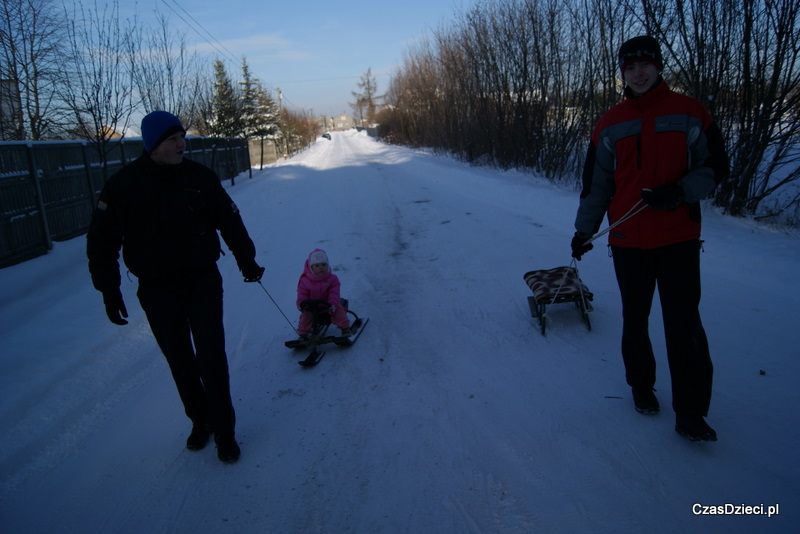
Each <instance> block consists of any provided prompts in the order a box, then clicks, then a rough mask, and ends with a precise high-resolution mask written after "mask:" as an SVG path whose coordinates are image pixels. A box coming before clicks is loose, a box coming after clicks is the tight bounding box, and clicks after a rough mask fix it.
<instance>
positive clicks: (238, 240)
mask: <svg viewBox="0 0 800 534" xmlns="http://www.w3.org/2000/svg"><path fill="white" fill-rule="evenodd" d="M217 230H219V231H220V234H221V235H222V238H223V239H224V240H225V243H226V244H227V245H228V247H229V248H230V249H231V251H232V252H233V254H234V257H235V258H236V261H237V263H238V265H239V268H240V269H241V268H242V266H243V265H244V266H248V265H252V264H254V263H255V247H254V245H253V242H252V240H251V239H250V237H249V235H248V234H247V230H246V229H245V226H244V223H243V222H242V218H241V216H240V215H239V210H238V209H237V207H236V205H235V204H234V203H233V201H232V200H231V198H230V197H229V196H228V194H227V193H226V192H225V189H224V188H223V187H222V184H221V183H220V181H219V178H218V177H217V175H216V174H215V173H214V172H213V171H212V170H211V169H209V168H207V167H205V166H203V165H201V164H199V163H196V162H194V161H191V160H188V159H184V160H183V161H182V162H181V163H180V164H178V165H168V166H159V165H156V164H155V163H154V162H153V161H152V160H151V159H150V157H149V156H148V155H146V154H143V155H142V156H140V157H139V158H138V159H137V160H136V161H133V162H132V163H130V164H129V165H126V166H125V167H124V168H123V169H122V170H120V171H119V172H118V173H116V174H115V175H114V176H112V177H111V178H110V179H109V180H108V182H107V183H106V185H105V187H104V188H103V191H102V193H101V194H100V199H99V201H98V203H97V207H96V208H95V210H94V213H93V215H92V222H91V225H90V227H89V233H88V234H87V246H86V251H87V256H88V257H89V271H90V273H91V275H92V283H93V284H94V287H95V288H96V289H98V290H99V291H110V290H116V289H117V288H118V287H119V284H120V273H119V263H118V259H119V251H120V248H122V255H123V260H124V261H125V265H126V266H127V268H128V269H129V270H130V272H131V273H133V274H134V275H135V276H137V277H138V278H139V279H140V280H157V279H164V278H170V277H186V276H191V274H192V273H193V272H200V271H205V270H207V269H209V268H212V267H214V266H215V263H216V261H217V260H218V259H219V256H220V252H221V250H220V241H219V236H218V235H217Z"/></svg>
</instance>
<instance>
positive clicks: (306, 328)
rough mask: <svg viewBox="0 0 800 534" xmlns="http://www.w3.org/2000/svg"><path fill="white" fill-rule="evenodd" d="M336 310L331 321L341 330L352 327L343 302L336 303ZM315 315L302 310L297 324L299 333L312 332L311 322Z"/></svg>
mask: <svg viewBox="0 0 800 534" xmlns="http://www.w3.org/2000/svg"><path fill="white" fill-rule="evenodd" d="M334 307H335V311H334V312H333V316H332V317H331V323H333V324H334V325H336V326H337V327H339V329H340V330H342V329H344V328H349V327H350V319H348V318H347V310H345V309H344V306H342V305H341V304H336V305H334ZM313 320H314V316H313V315H312V314H311V312H310V311H304V312H300V321H299V322H298V324H297V333H298V334H300V335H305V334H309V333H311V323H312V322H313Z"/></svg>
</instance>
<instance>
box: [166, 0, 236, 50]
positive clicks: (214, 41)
mask: <svg viewBox="0 0 800 534" xmlns="http://www.w3.org/2000/svg"><path fill="white" fill-rule="evenodd" d="M161 1H162V2H163V4H164V5H165V6H167V8H169V10H170V11H172V12H173V13H175V14H176V15H177V16H178V17H179V18H180V19H181V20H182V21H183V22H185V23H186V24H187V25H188V26H189V27H190V28H191V29H193V30H194V32H195V33H196V34H197V35H199V36H200V37H201V38H203V39H209V40H210V43H209V44H211V46H212V47H213V48H214V50H216V51H217V52H220V54H221V55H223V56H226V57H227V59H229V60H231V61H232V62H233V63H234V64H235V63H237V62H238V60H237V59H236V58H235V57H234V55H233V52H231V51H230V50H228V49H227V48H226V47H225V45H223V44H222V43H221V42H219V41H218V40H217V38H216V37H214V36H213V35H211V32H209V31H208V30H206V29H205V27H204V26H203V25H202V24H200V22H198V21H197V19H195V18H194V17H193V16H192V14H191V13H189V12H188V11H186V10H185V9H184V8H183V7H182V6H181V5H180V4H178V2H177V0H161ZM170 2H171V3H172V4H175V7H177V8H178V9H180V10H181V11H182V12H183V13H184V14H185V15H186V16H187V17H189V18H190V19H191V20H192V22H189V21H188V20H186V19H185V18H184V16H183V15H181V13H179V12H178V11H177V10H176V9H175V7H173V6H171V5H170ZM193 23H194V24H193ZM198 27H199V28H200V30H202V32H201V31H200V30H198V29H197V28H198ZM203 33H205V35H203ZM217 45H219V46H217ZM220 48H221V49H222V50H220ZM223 50H224V52H223Z"/></svg>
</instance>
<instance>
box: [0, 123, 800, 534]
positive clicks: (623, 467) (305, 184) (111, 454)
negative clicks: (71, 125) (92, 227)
mask: <svg viewBox="0 0 800 534" xmlns="http://www.w3.org/2000/svg"><path fill="white" fill-rule="evenodd" d="M227 187H228V191H229V192H230V194H231V196H232V197H233V198H234V200H235V201H236V202H237V204H238V205H239V207H240V209H241V211H242V213H243V216H244V218H245V222H246V224H247V225H248V228H249V230H250V233H251V235H252V237H253V240H254V241H255V243H256V246H257V248H258V260H259V262H260V263H261V264H262V265H264V266H265V267H266V275H265V277H264V281H263V283H264V286H265V287H266V288H267V289H268V291H269V292H270V294H271V295H272V297H273V298H274V299H275V300H276V301H277V302H278V303H279V304H280V306H281V308H282V309H283V311H284V312H285V313H287V315H289V317H290V319H291V320H292V321H295V320H296V311H295V310H294V299H295V288H296V282H297V278H298V276H299V275H300V273H301V269H302V264H303V261H304V259H305V258H306V256H307V254H308V252H309V251H311V250H312V249H313V248H315V247H321V248H324V249H326V250H327V252H328V254H329V256H330V258H331V263H332V265H333V267H334V270H335V272H336V273H337V274H338V275H339V277H340V278H341V280H342V287H343V296H345V297H347V298H349V299H350V303H351V308H352V309H354V310H355V311H356V312H357V313H359V314H361V315H365V316H369V317H370V324H369V326H368V327H367V329H366V330H365V331H364V334H363V336H362V337H361V338H360V339H359V341H358V343H357V344H356V345H355V346H353V347H351V348H348V349H339V348H333V349H331V350H329V351H328V354H327V356H326V357H325V359H323V360H322V362H321V363H320V364H319V365H318V366H317V367H315V368H312V369H303V368H302V367H300V366H299V365H297V364H296V361H297V360H299V359H300V358H302V357H303V356H304V354H305V353H300V354H298V353H293V352H292V351H289V350H288V349H286V348H285V347H284V346H283V341H285V340H287V339H291V338H292V337H293V336H294V333H293V331H292V328H291V326H290V325H289V324H288V323H287V321H286V320H285V319H284V318H283V317H282V316H281V313H280V312H279V311H278V309H277V308H276V307H275V306H274V305H273V304H272V302H270V300H269V299H268V297H267V295H266V294H265V293H264V292H263V291H262V290H261V288H260V287H259V286H258V285H254V284H245V283H243V282H242V280H241V276H240V274H239V273H238V271H237V269H236V265H235V262H234V259H233V257H232V256H231V255H230V254H228V255H227V256H225V257H223V258H222V259H221V260H220V262H219V265H220V268H221V270H222V272H223V276H224V278H225V291H226V293H225V313H226V318H225V319H226V333H227V346H228V355H229V360H230V368H231V382H232V389H233V393H234V402H235V405H236V409H237V420H238V428H237V430H238V432H237V437H238V440H239V442H240V444H241V446H242V458H241V460H240V461H239V462H238V463H236V464H233V465H225V464H222V463H221V462H219V461H218V460H217V457H216V454H215V451H214V447H213V445H210V446H209V447H207V448H206V449H204V450H203V451H200V452H191V451H188V450H186V449H185V447H184V444H185V439H186V436H187V434H188V432H189V429H190V428H189V422H188V420H187V419H186V418H185V416H184V415H183V411H182V407H181V405H180V401H179V400H178V396H177V393H176V392H175V387H174V385H173V383H172V379H171V377H170V375H169V372H168V369H167V366H166V363H165V362H164V360H163V357H162V356H161V354H160V353H159V351H158V349H157V347H156V345H155V342H154V341H153V339H152V337H151V334H150V331H149V327H148V325H147V322H146V320H145V318H144V315H143V313H142V311H141V309H140V308H139V305H138V302H137V300H136V297H135V291H136V282H135V280H132V279H130V278H127V277H123V287H122V290H123V294H124V295H125V298H126V302H127V305H128V310H129V312H130V315H131V317H130V324H129V325H127V326H124V327H119V326H115V325H113V324H111V323H110V322H109V321H108V320H107V319H106V317H105V314H104V312H103V306H102V302H101V298H100V295H99V294H98V293H97V292H95V291H94V289H92V287H91V283H90V281H89V276H88V272H87V269H86V260H85V256H84V238H76V239H73V240H71V241H68V242H63V243H57V244H56V245H55V248H54V250H53V251H52V252H51V253H50V254H48V255H47V256H44V257H41V258H38V259H35V260H32V261H29V262H26V263H24V264H21V265H17V266H13V267H10V268H6V269H3V270H0V314H1V318H0V335H2V345H1V347H2V348H0V354H1V355H0V423H2V428H3V432H2V435H1V436H0V532H3V533H9V534H18V533H51V532H52V533H55V532H58V533H95V532H96V533H137V534H138V533H143V532H147V533H173V532H175V533H183V532H192V533H205V532H222V533H250V532H259V533H317V532H319V533H359V534H361V533H370V534H371V533H437V534H439V533H506V532H513V533H531V532H545V533H552V532H569V533H575V532H586V533H603V532H608V533H619V532H635V533H644V532H658V533H672V532H703V533H705V532H725V533H729V532H742V533H746V532H796V530H795V529H796V528H797V525H798V523H799V520H798V506H800V451H798V442H799V441H800V429H799V428H798V418H797V415H796V410H797V406H798V405H799V404H800V393H798V387H797V384H798V379H800V372H799V371H800V359H799V358H798V345H800V336H798V309H800V291H799V290H798V289H800V282H798V277H797V273H798V267H797V266H798V264H800V241H799V240H798V238H797V237H796V236H791V235H787V234H785V233H782V232H779V231H775V230H771V229H768V228H764V227H759V226H757V225H755V224H753V223H752V222H749V221H746V220H736V219H731V218H729V217H723V216H720V215H719V214H717V213H715V212H714V210H712V209H711V208H706V210H705V211H706V213H705V226H704V239H705V240H706V243H705V253H704V254H703V255H702V270H703V284H704V287H703V290H704V294H703V303H702V309H703V318H704V322H705V326H706V330H707V333H708V336H709V340H710V344H711V349H712V356H713V358H714V362H715V367H716V374H715V383H714V398H713V400H712V410H711V413H710V417H709V422H710V423H711V425H712V426H713V427H714V428H715V429H716V430H717V432H718V434H719V441H718V442H716V443H690V442H688V441H687V440H685V439H683V438H681V437H680V436H678V435H677V434H676V433H675V432H674V430H673V423H674V420H673V417H672V413H671V410H670V409H669V406H670V401H671V398H670V385H669V384H670V381H669V373H668V371H667V365H666V359H665V355H664V346H663V335H662V329H661V325H660V315H659V311H658V306H657V305H656V306H655V307H654V312H653V316H652V320H651V323H652V326H653V328H652V330H653V332H652V334H653V338H654V345H655V347H656V350H657V356H658V358H659V381H658V384H657V386H656V387H657V388H658V392H657V395H658V396H659V398H660V400H661V404H662V408H663V410H662V413H661V414H659V415H657V416H653V417H647V416H642V415H639V414H637V413H636V412H635V411H634V409H633V404H632V401H631V399H630V393H629V390H628V388H627V386H626V385H625V380H624V376H623V368H622V362H621V358H620V356H619V350H618V346H619V333H620V321H621V317H620V304H619V295H618V290H617V288H616V283H615V280H614V275H613V270H612V264H611V260H610V259H609V258H608V256H607V254H606V251H605V247H604V246H602V245H600V246H596V247H595V250H593V251H592V252H590V253H589V254H588V255H587V256H585V257H584V260H583V261H582V262H580V263H579V267H580V269H581V276H582V278H583V279H584V281H585V282H586V284H587V285H588V286H589V288H590V289H591V290H592V291H593V292H594V294H595V300H594V308H595V309H594V311H593V312H592V313H591V319H592V326H593V328H592V331H591V332H589V331H587V329H586V327H585V326H584V324H583V323H582V322H581V320H580V317H579V315H578V313H577V312H576V310H575V308H574V307H573V306H571V305H560V307H559V306H554V307H553V308H551V310H550V315H551V319H552V322H551V325H550V326H549V329H548V332H547V336H542V335H541V334H540V332H539V330H538V328H537V326H536V322H535V319H533V318H532V317H531V316H530V313H529V310H528V306H527V302H526V299H527V296H528V294H529V290H528V288H527V286H526V285H525V284H524V282H523V279H522V275H523V273H525V272H526V271H528V270H532V269H544V268H551V267H557V266H559V265H566V264H568V263H569V261H570V256H569V242H570V238H571V236H572V233H573V230H572V221H573V217H574V213H575V209H576V207H577V202H578V198H577V197H578V195H577V193H576V192H575V191H567V190H564V189H561V188H558V187H555V186H553V185H551V184H549V183H547V182H545V181H539V180H534V179H531V178H530V177H528V176H524V175H520V174H518V173H514V172H499V171H495V170H487V169H482V168H473V167H469V166H467V165H464V164H462V163H459V162H456V161H453V160H451V159H448V158H444V157H437V156H433V155H430V154H427V153H425V152H422V151H414V150H409V149H404V148H398V147H391V146H387V145H383V144H380V143H378V142H376V141H374V140H372V139H370V138H368V137H366V136H365V135H364V134H356V133H355V132H344V133H335V134H334V136H333V140H332V141H327V140H325V139H320V140H319V141H318V142H317V143H316V144H315V145H313V146H312V147H311V148H310V149H308V150H306V151H305V152H303V153H302V154H300V155H298V156H296V157H294V158H292V159H290V160H286V161H282V162H279V163H277V164H275V165H273V166H271V167H269V168H266V169H265V170H263V171H254V173H253V179H252V180H250V179H247V178H246V175H245V176H243V177H240V178H239V179H238V180H237V185H235V186H232V187H231V186H227ZM726 504H730V505H732V506H739V505H746V506H755V507H759V506H761V505H764V512H766V511H767V510H768V507H770V506H779V509H778V512H779V513H778V514H777V515H773V516H772V517H767V516H766V515H730V516H720V515H713V516H711V515H698V514H696V513H695V512H699V511H702V507H703V506H723V505H726ZM723 510H724V508H723ZM729 510H731V511H737V508H733V507H731V508H729ZM792 525H794V526H792Z"/></svg>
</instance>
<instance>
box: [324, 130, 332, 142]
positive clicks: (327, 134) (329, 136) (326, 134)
mask: <svg viewBox="0 0 800 534" xmlns="http://www.w3.org/2000/svg"><path fill="white" fill-rule="evenodd" d="M322 137H324V138H325V139H327V140H328V141H330V140H331V134H329V133H328V132H325V133H324V134H322Z"/></svg>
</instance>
